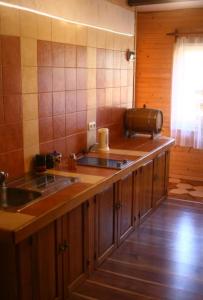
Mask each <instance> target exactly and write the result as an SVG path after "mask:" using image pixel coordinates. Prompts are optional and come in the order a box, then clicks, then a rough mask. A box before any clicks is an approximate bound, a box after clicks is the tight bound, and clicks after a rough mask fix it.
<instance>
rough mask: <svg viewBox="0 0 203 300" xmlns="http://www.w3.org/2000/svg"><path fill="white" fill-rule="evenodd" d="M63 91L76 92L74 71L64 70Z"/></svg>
mask: <svg viewBox="0 0 203 300" xmlns="http://www.w3.org/2000/svg"><path fill="white" fill-rule="evenodd" d="M65 89H66V91H69V90H76V69H75V68H66V69H65Z"/></svg>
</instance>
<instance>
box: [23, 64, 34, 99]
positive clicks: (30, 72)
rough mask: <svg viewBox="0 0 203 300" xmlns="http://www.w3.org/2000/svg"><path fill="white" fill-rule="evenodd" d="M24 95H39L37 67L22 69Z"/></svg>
mask: <svg viewBox="0 0 203 300" xmlns="http://www.w3.org/2000/svg"><path fill="white" fill-rule="evenodd" d="M22 93H23V94H27V93H37V67H22Z"/></svg>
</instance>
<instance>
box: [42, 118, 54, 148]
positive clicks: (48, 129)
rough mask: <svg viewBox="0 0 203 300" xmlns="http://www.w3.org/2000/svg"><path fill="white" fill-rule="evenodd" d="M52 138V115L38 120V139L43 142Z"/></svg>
mask: <svg viewBox="0 0 203 300" xmlns="http://www.w3.org/2000/svg"><path fill="white" fill-rule="evenodd" d="M50 140H53V121H52V117H49V118H43V119H41V120H39V141H40V143H44V142H47V141H50Z"/></svg>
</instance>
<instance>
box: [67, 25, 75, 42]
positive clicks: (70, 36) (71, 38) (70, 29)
mask: <svg viewBox="0 0 203 300" xmlns="http://www.w3.org/2000/svg"><path fill="white" fill-rule="evenodd" d="M65 43H67V44H73V45H75V44H76V25H74V24H69V23H66V24H65Z"/></svg>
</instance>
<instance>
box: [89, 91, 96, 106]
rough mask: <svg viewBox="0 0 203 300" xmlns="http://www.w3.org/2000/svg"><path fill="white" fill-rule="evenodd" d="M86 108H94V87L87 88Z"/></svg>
mask: <svg viewBox="0 0 203 300" xmlns="http://www.w3.org/2000/svg"><path fill="white" fill-rule="evenodd" d="M87 108H88V109H93V108H96V89H92V90H87Z"/></svg>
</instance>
